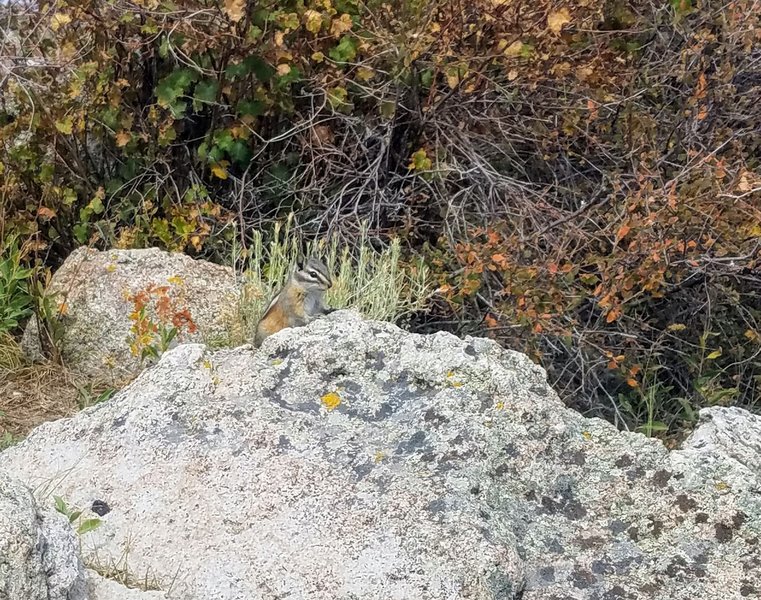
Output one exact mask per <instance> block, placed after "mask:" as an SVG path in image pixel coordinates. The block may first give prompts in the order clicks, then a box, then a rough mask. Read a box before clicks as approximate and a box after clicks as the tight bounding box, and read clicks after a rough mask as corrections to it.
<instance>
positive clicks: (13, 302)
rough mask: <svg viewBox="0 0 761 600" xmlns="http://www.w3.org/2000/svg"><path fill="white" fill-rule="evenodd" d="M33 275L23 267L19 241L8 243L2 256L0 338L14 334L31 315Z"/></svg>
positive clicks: (0, 257) (0, 265) (0, 269)
mask: <svg viewBox="0 0 761 600" xmlns="http://www.w3.org/2000/svg"><path fill="white" fill-rule="evenodd" d="M31 275H32V269H28V268H24V267H23V266H22V263H21V252H20V250H19V246H18V243H17V241H16V240H15V239H11V240H9V241H8V242H6V244H5V245H4V247H3V249H2V254H1V255H0V336H2V335H3V334H6V333H14V332H15V331H16V330H18V328H19V326H20V325H21V324H22V323H23V321H24V320H25V319H26V318H27V317H29V315H31V313H32V297H31V295H30V293H29V279H30V277H31Z"/></svg>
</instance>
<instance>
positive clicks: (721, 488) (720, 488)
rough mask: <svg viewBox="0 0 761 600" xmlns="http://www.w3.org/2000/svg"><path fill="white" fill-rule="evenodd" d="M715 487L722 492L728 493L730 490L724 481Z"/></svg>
mask: <svg viewBox="0 0 761 600" xmlns="http://www.w3.org/2000/svg"><path fill="white" fill-rule="evenodd" d="M714 487H715V488H716V489H717V490H718V491H720V492H726V491H727V490H728V489H729V485H728V484H726V483H724V482H723V481H719V482H717V483H716V485H715V486H714Z"/></svg>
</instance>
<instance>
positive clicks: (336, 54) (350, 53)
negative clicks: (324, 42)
mask: <svg viewBox="0 0 761 600" xmlns="http://www.w3.org/2000/svg"><path fill="white" fill-rule="evenodd" d="M328 54H329V55H330V58H332V59H333V60H334V61H336V62H349V61H350V60H354V59H355V58H356V57H357V42H356V41H355V40H354V38H353V37H351V36H349V35H345V36H343V37H342V38H341V41H340V42H338V45H337V46H335V47H334V48H332V49H331V50H330V52H328Z"/></svg>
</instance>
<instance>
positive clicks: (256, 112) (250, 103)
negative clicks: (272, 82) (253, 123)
mask: <svg viewBox="0 0 761 600" xmlns="http://www.w3.org/2000/svg"><path fill="white" fill-rule="evenodd" d="M266 109H267V107H266V106H265V105H264V102H260V101H259V100H241V101H240V102H238V106H237V110H238V114H240V115H242V116H251V117H258V116H260V115H263V114H264V111H265V110H266Z"/></svg>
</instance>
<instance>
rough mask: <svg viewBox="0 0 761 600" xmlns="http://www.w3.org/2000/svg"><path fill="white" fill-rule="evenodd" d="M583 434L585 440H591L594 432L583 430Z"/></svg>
mask: <svg viewBox="0 0 761 600" xmlns="http://www.w3.org/2000/svg"><path fill="white" fill-rule="evenodd" d="M581 435H582V436H583V437H584V439H585V440H591V439H592V434H591V433H589V432H588V431H582V432H581Z"/></svg>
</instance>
